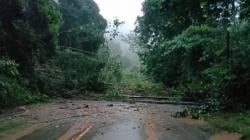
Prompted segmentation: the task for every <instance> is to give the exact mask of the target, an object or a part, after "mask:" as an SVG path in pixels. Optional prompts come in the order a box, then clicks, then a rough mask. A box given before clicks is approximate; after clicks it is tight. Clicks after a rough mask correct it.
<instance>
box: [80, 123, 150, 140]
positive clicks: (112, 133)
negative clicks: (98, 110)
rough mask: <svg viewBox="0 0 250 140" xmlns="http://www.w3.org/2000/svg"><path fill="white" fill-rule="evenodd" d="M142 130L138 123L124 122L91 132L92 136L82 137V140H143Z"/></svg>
mask: <svg viewBox="0 0 250 140" xmlns="http://www.w3.org/2000/svg"><path fill="white" fill-rule="evenodd" d="M93 129H98V128H93ZM142 129H143V128H142V126H141V124H140V122H137V121H136V120H126V121H122V122H117V123H114V124H113V125H111V126H107V127H104V128H102V129H100V130H97V131H96V132H94V131H92V132H91V133H92V134H91V135H92V136H86V137H83V138H82V140H145V137H144V134H143V130H142Z"/></svg>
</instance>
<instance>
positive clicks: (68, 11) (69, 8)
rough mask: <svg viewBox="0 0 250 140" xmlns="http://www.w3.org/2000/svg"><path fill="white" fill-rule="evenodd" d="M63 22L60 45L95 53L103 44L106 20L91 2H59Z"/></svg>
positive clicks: (85, 0)
mask: <svg viewBox="0 0 250 140" xmlns="http://www.w3.org/2000/svg"><path fill="white" fill-rule="evenodd" d="M59 5H60V9H61V12H62V14H63V18H64V22H63V25H62V27H61V35H60V45H61V46H64V47H73V48H79V49H83V50H86V51H90V52H95V51H96V50H97V49H98V47H99V46H100V45H101V44H102V43H103V42H104V36H103V35H104V32H105V29H106V26H107V23H106V20H105V19H104V18H103V17H102V16H101V15H100V14H99V8H98V6H97V4H96V3H95V2H94V1H93V0H59Z"/></svg>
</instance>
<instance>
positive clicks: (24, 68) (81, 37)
mask: <svg viewBox="0 0 250 140" xmlns="http://www.w3.org/2000/svg"><path fill="white" fill-rule="evenodd" d="M142 11H143V12H144V14H143V15H142V16H140V17H138V19H137V24H136V25H137V27H136V29H135V33H134V34H133V33H131V34H130V35H128V36H127V37H124V39H123V40H125V41H127V42H128V43H129V44H130V46H132V48H131V49H133V50H134V52H135V53H137V54H138V55H139V60H138V63H135V64H136V65H132V64H131V61H129V57H130V56H126V55H123V56H120V55H119V51H121V50H119V49H118V47H119V43H118V44H116V43H114V42H113V43H112V42H110V41H109V40H113V39H114V38H115V37H117V36H118V35H119V32H118V31H117V30H118V27H119V25H121V24H123V22H120V21H119V20H114V22H113V23H112V24H111V25H108V23H107V21H106V20H105V19H104V18H103V17H102V16H101V15H100V14H99V8H98V6H97V4H96V3H95V2H94V1H93V0H58V1H54V0H8V1H6V0H5V1H4V0H0V109H2V108H9V107H15V106H18V105H23V104H30V103H37V102H44V101H48V100H49V99H52V98H57V97H63V98H74V97H77V98H79V97H87V98H88V97H89V96H92V94H94V96H95V95H96V96H97V98H99V99H105V100H122V101H123V100H127V96H141V95H143V96H171V97H176V98H177V99H179V100H183V101H185V100H189V101H194V102H199V103H204V104H205V105H204V106H202V107H201V108H198V109H191V110H189V111H187V112H184V115H185V113H186V114H188V115H191V116H193V117H194V118H206V119H207V120H208V121H209V122H210V123H211V124H212V125H214V126H215V127H216V128H218V129H223V130H227V131H230V132H231V131H232V132H239V133H241V134H243V136H244V138H245V139H249V137H250V134H249V132H250V128H249V125H250V122H249V120H250V116H249V109H250V101H249V99H250V86H249V85H250V55H249V54H250V21H249V18H250V2H249V1H248V0H214V1H209V0H202V1H201V0H178V1H177V0H145V1H144V3H143V9H142ZM108 27H111V29H109V30H107V28H108ZM107 35H109V37H106V36H107ZM112 44H113V45H114V46H113V47H114V48H112V46H111V45H112ZM114 52H116V53H114ZM131 57H132V56H131ZM133 57H134V56H133Z"/></svg>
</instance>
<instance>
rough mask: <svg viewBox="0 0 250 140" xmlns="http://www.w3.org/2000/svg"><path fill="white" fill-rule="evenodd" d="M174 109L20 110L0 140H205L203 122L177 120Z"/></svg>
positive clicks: (95, 104) (65, 105)
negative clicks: (14, 126) (11, 126)
mask: <svg viewBox="0 0 250 140" xmlns="http://www.w3.org/2000/svg"><path fill="white" fill-rule="evenodd" d="M182 109H183V106H176V105H153V104H144V103H140V104H127V103H118V102H117V103H116V102H105V101H101V102H100V101H70V100H59V101H54V102H52V103H48V104H37V105H30V106H23V107H19V108H16V109H14V110H11V111H9V112H7V113H4V114H2V115H0V122H8V121H17V120H20V121H23V122H24V123H23V125H22V126H20V127H18V128H15V129H14V130H11V129H10V130H9V131H4V132H1V133H0V139H1V140H15V139H19V140H57V139H58V140H69V139H75V140H207V139H208V134H207V133H206V132H205V131H204V130H202V129H201V127H203V125H205V123H204V122H202V121H195V120H189V119H176V118H173V117H172V115H173V114H175V113H176V112H179V111H181V110H182Z"/></svg>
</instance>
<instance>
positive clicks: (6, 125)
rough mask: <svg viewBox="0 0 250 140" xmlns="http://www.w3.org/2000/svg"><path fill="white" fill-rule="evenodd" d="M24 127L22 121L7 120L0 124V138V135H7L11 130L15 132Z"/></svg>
mask: <svg viewBox="0 0 250 140" xmlns="http://www.w3.org/2000/svg"><path fill="white" fill-rule="evenodd" d="M24 125H25V122H24V121H22V120H8V121H1V122H0V136H1V134H4V133H7V132H8V131H11V130H16V129H18V128H20V127H22V126H24Z"/></svg>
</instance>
